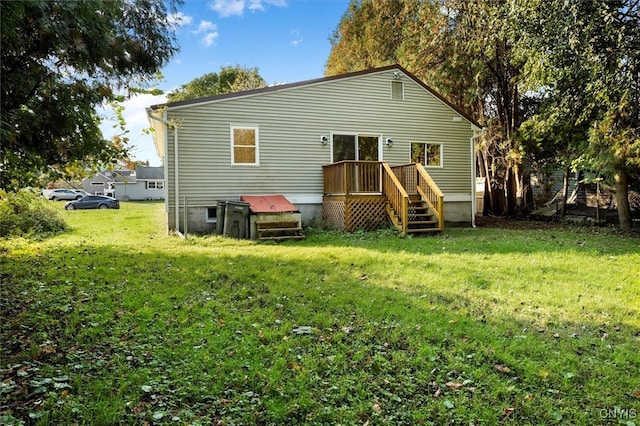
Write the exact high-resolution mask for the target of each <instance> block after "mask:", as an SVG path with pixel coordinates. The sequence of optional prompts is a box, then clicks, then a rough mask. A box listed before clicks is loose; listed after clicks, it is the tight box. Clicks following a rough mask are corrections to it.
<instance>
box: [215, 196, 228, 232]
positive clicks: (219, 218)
mask: <svg viewBox="0 0 640 426" xmlns="http://www.w3.org/2000/svg"><path fill="white" fill-rule="evenodd" d="M226 207H227V202H226V201H218V205H217V207H216V234H218V235H222V234H223V233H224V212H225V210H226Z"/></svg>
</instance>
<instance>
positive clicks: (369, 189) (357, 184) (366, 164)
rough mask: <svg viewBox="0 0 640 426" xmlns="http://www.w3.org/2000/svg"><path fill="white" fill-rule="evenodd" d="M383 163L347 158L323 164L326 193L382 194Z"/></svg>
mask: <svg viewBox="0 0 640 426" xmlns="http://www.w3.org/2000/svg"><path fill="white" fill-rule="evenodd" d="M381 164H382V163H380V162H378V161H353V160H345V161H340V162H338V163H334V164H328V165H325V166H322V168H323V176H324V193H325V194H344V195H349V194H380V193H382V181H381V177H380V173H381Z"/></svg>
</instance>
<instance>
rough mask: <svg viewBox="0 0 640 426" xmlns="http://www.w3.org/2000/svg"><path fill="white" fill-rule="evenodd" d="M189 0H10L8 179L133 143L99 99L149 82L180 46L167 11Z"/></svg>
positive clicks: (1, 163)
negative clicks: (105, 123) (103, 121)
mask: <svg viewBox="0 0 640 426" xmlns="http://www.w3.org/2000/svg"><path fill="white" fill-rule="evenodd" d="M178 4H180V0H85V1H65V0H25V1H6V2H5V1H3V2H1V3H0V8H1V9H0V14H1V15H2V21H1V40H0V42H1V44H2V53H1V57H2V63H1V65H0V67H1V68H0V71H1V75H2V82H1V86H2V92H1V106H2V112H1V117H0V118H1V137H2V147H1V148H0V173H1V175H0V187H2V188H7V189H11V188H16V187H20V186H23V185H26V184H29V183H31V182H34V180H35V179H36V178H37V176H38V175H39V174H40V173H41V172H44V171H47V170H48V169H49V168H54V167H57V168H58V169H62V168H63V167H64V165H65V164H67V163H70V162H73V161H75V160H83V159H86V158H88V157H90V158H92V159H94V160H95V161H103V162H107V161H109V160H110V159H111V158H114V157H115V158H119V157H121V156H123V155H125V154H126V153H125V152H123V151H126V149H124V150H123V149H122V147H117V146H114V145H113V144H111V143H110V142H109V141H105V140H104V139H103V137H102V134H101V132H100V130H99V128H98V126H99V117H98V116H97V113H96V111H95V108H96V106H98V105H100V104H102V103H103V102H107V101H111V100H115V99H116V98H117V96H116V95H115V94H116V93H117V92H118V93H127V92H131V91H133V88H135V87H144V86H145V85H146V84H148V83H149V82H150V81H151V79H152V78H153V77H154V76H155V75H156V72H157V70H158V69H159V68H160V67H161V66H162V65H164V64H165V63H166V62H167V61H168V59H169V58H170V57H171V56H172V55H173V54H174V53H175V52H176V51H177V46H176V41H175V36H174V27H173V25H172V24H171V23H170V21H169V20H168V19H167V14H168V13H169V12H174V11H175V10H176V7H177V5H178Z"/></svg>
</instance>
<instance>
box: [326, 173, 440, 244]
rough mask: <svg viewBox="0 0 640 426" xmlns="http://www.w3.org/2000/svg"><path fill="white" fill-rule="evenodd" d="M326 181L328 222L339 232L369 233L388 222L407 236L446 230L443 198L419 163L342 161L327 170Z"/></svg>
mask: <svg viewBox="0 0 640 426" xmlns="http://www.w3.org/2000/svg"><path fill="white" fill-rule="evenodd" d="M323 178H324V196H323V201H322V208H323V216H324V220H325V221H326V222H327V223H328V224H329V225H330V226H333V227H334V228H336V229H341V230H345V231H347V232H353V231H356V230H358V229H363V230H368V231H369V230H374V229H377V228H380V227H381V226H384V225H385V224H389V222H390V223H392V224H393V225H394V226H395V227H396V228H397V229H398V230H399V231H400V232H403V233H405V234H418V233H425V232H434V231H435V232H438V231H442V230H443V229H444V196H443V194H442V192H441V191H440V189H439V188H438V186H437V185H436V184H435V182H434V181H433V179H431V176H429V174H428V173H427V172H426V171H425V170H424V167H422V165H421V164H419V163H412V164H406V165H402V166H395V167H390V166H389V165H388V164H387V163H385V162H379V161H341V162H338V163H334V164H330V165H326V166H323Z"/></svg>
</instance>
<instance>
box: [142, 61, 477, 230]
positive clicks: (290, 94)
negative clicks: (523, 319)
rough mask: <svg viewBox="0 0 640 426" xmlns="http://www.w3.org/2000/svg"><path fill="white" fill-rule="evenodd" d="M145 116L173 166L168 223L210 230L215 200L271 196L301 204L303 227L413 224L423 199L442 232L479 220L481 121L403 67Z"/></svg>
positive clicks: (175, 106)
mask: <svg viewBox="0 0 640 426" xmlns="http://www.w3.org/2000/svg"><path fill="white" fill-rule="evenodd" d="M147 114H148V117H149V122H150V124H151V126H152V127H153V128H154V132H153V134H154V141H155V145H156V149H157V151H158V154H159V156H160V157H161V158H162V159H163V163H164V165H165V167H166V176H167V198H166V203H167V214H168V226H169V229H173V230H175V229H178V230H180V231H183V227H184V225H185V223H186V225H187V227H188V230H189V231H190V232H192V231H193V232H210V231H213V230H215V226H216V206H217V203H218V202H219V201H222V200H239V197H241V196H246V195H269V194H281V195H284V196H285V197H286V198H287V199H288V200H289V201H290V202H292V203H293V204H295V206H296V207H297V208H298V209H299V210H300V212H301V214H302V222H303V224H309V223H311V222H313V221H320V220H324V221H325V222H329V223H330V224H333V225H334V226H336V227H339V228H340V227H341V228H343V229H346V230H354V229H357V228H367V227H368V224H369V223H378V222H380V220H379V219H380V217H382V219H383V221H386V222H387V223H388V221H389V219H391V222H392V223H393V224H394V225H396V226H397V227H398V229H400V230H405V231H407V229H408V228H407V226H406V225H404V224H407V223H408V221H410V220H412V219H411V217H412V216H411V215H413V216H416V211H417V210H416V209H418V207H415V208H414V207H411V206H413V205H414V204H413V203H416V202H419V201H416V200H417V199H419V198H422V199H423V201H422V202H423V204H424V205H425V206H430V207H431V210H438V211H437V212H435V216H434V217H436V216H437V217H436V219H435V222H438V229H442V227H443V226H444V221H445V220H446V221H448V222H463V223H468V224H471V223H473V221H474V215H475V206H474V205H475V203H474V202H473V201H474V200H475V170H474V168H475V167H474V164H475V162H474V159H475V153H474V145H475V138H476V137H477V136H478V135H479V132H480V131H481V129H480V126H479V124H477V123H476V122H474V121H473V120H472V119H470V118H469V117H467V116H465V115H464V114H463V113H462V112H461V111H459V110H457V109H456V108H455V107H453V106H452V105H451V104H450V103H448V102H447V101H446V100H445V99H444V98H442V97H441V96H440V95H438V94H437V93H435V92H434V91H433V90H432V89H430V88H429V87H428V86H426V85H425V84H424V83H422V82H421V81H419V80H418V79H417V78H416V77H414V76H413V75H411V74H410V73H409V72H408V71H407V70H405V69H404V68H402V67H400V66H398V65H394V66H388V67H383V68H377V69H372V70H367V71H362V72H356V73H349V74H344V75H338V76H332V77H325V78H319V79H315V80H309V81H303V82H299V83H291V84H283V85H279V86H272V87H267V88H263V89H255V90H250V91H245V92H238V93H232V94H226V95H219V96H211V97H206V98H200V99H193V100H186V101H179V102H173V103H168V104H165V105H154V106H151V107H149V108H147ZM343 160H348V161H346V162H344V161H343ZM415 162H419V163H422V164H423V165H424V167H419V168H418V167H416V166H415V164H411V163H415ZM399 165H404V167H405V168H393V166H399ZM425 171H426V172H428V175H427V174H426V173H424V172H425ZM392 175H393V176H392ZM400 176H402V178H400ZM431 178H432V180H433V181H431ZM407 179H409V180H407ZM425 182H427V183H425ZM433 182H435V185H434V184H433ZM429 185H431V186H430V187H428V186H429ZM436 185H437V187H436ZM440 191H441V192H440ZM420 194H422V195H420ZM442 195H443V197H442ZM416 197H417V198H416ZM442 202H444V208H443V206H442V205H441V204H442ZM439 204H440V205H439ZM407 205H408V206H409V207H408V208H407ZM185 206H186V207H185ZM425 208H426V207H425ZM185 209H186V212H187V213H186V218H185ZM443 211H444V213H443ZM431 213H432V214H433V213H434V212H433V211H432V212H431ZM387 215H388V217H387ZM185 219H186V220H185ZM425 223H426V221H425ZM403 226H404V227H403ZM425 226H426V225H425Z"/></svg>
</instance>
